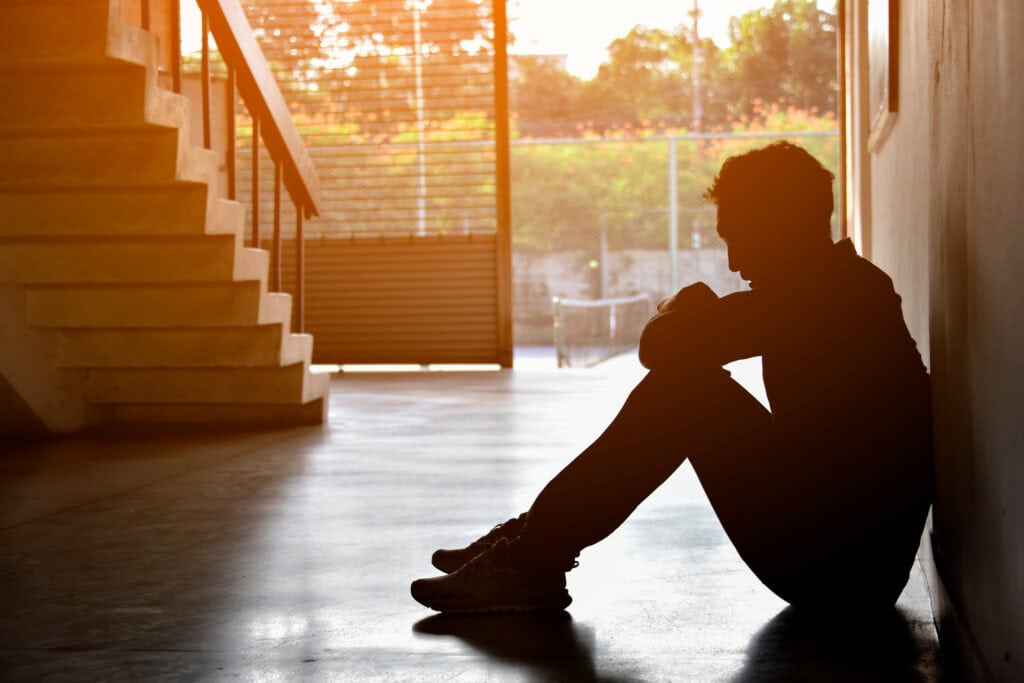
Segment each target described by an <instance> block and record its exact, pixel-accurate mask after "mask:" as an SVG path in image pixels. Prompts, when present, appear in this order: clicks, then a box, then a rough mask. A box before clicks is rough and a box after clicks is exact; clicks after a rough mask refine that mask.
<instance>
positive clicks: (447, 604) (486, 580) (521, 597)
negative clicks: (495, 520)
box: [411, 538, 572, 614]
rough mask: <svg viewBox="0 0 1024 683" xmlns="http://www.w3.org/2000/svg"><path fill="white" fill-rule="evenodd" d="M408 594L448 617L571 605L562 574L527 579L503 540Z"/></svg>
mask: <svg viewBox="0 0 1024 683" xmlns="http://www.w3.org/2000/svg"><path fill="white" fill-rule="evenodd" d="M411 592H412V597H413V598H415V599H416V601H417V602H419V603H420V604H422V605H425V606H427V607H429V608H430V609H433V610H437V611H438V612H447V613H449V614H480V613H489V612H537V611H542V610H562V609H565V608H566V607H568V606H569V604H570V603H571V602H572V598H571V597H569V591H567V590H566V589H565V574H563V573H562V572H558V571H556V572H554V573H551V574H545V575H543V576H532V575H531V576H527V575H526V574H524V573H523V572H522V571H520V570H519V569H518V568H517V567H516V566H515V565H514V564H513V563H512V554H511V549H510V547H509V544H508V541H507V540H506V539H504V538H499V539H498V540H497V541H495V542H494V544H493V545H491V546H490V547H489V548H488V549H487V550H485V551H483V552H482V553H480V554H479V555H477V556H476V557H474V558H473V559H472V560H470V561H469V562H467V563H466V564H465V565H463V566H462V567H461V568H460V569H458V570H456V571H454V572H452V573H451V574H448V575H447V576H438V577H436V578H432V579H418V580H416V581H413V582H412V586H411Z"/></svg>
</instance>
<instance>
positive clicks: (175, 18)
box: [171, 2, 181, 95]
mask: <svg viewBox="0 0 1024 683" xmlns="http://www.w3.org/2000/svg"><path fill="white" fill-rule="evenodd" d="M171 84H172V85H173V87H174V92H176V93H178V94H179V95H180V94H181V5H180V4H179V3H178V2H172V3H171Z"/></svg>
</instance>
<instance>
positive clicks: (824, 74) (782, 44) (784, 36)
mask: <svg viewBox="0 0 1024 683" xmlns="http://www.w3.org/2000/svg"><path fill="white" fill-rule="evenodd" d="M729 38H730V40H731V41H732V45H731V46H730V47H728V48H726V50H725V59H726V61H727V62H728V65H729V69H730V71H731V79H730V80H731V82H730V83H729V84H728V87H727V89H728V91H729V92H728V96H729V99H730V100H731V103H732V108H733V113H734V114H749V113H750V112H751V111H753V110H754V108H755V107H756V106H757V103H758V100H761V101H765V102H779V103H783V104H788V105H792V106H795V107H797V108H799V109H805V110H810V111H813V110H814V109H815V108H816V109H817V110H820V111H823V112H824V111H835V108H836V88H837V62H836V15H835V13H833V12H827V11H825V10H821V9H818V6H817V4H816V3H815V1H814V0H775V4H774V5H772V6H771V7H769V8H765V9H759V10H754V11H752V12H747V13H746V14H744V15H742V16H739V17H733V18H732V19H730V20H729Z"/></svg>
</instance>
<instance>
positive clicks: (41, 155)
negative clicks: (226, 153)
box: [0, 124, 220, 188]
mask: <svg viewBox="0 0 1024 683" xmlns="http://www.w3.org/2000/svg"><path fill="white" fill-rule="evenodd" d="M188 139H189V137H188V131H187V130H186V128H185V126H184V124H182V125H181V126H179V127H174V128H172V127H164V126H155V125H146V124H143V125H138V126H77V127H68V128H64V127H53V126H28V127H25V126H4V127H3V128H0V186H13V187H19V188H22V187H26V186H29V187H31V186H38V185H68V184H73V185H97V184H119V185H133V184H138V183H142V184H146V183H163V182H169V181H173V180H199V181H202V180H206V179H207V176H206V175H205V174H204V175H203V176H201V177H200V178H195V175H194V174H195V172H196V170H201V169H202V166H203V165H204V164H209V163H211V161H212V163H213V170H214V171H216V168H217V165H218V164H219V162H220V158H219V156H218V155H216V153H214V152H212V151H210V150H204V149H201V148H193V147H191V145H190V144H189V142H188ZM211 155H212V158H211ZM193 167H196V168H193ZM214 177H215V176H214Z"/></svg>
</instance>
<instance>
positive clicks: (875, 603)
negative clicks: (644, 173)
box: [412, 142, 932, 613]
mask: <svg viewBox="0 0 1024 683" xmlns="http://www.w3.org/2000/svg"><path fill="white" fill-rule="evenodd" d="M706 196H707V197H708V199H710V200H711V201H713V202H714V203H715V204H716V205H717V207H718V233H719V235H721V237H722V239H723V240H725V242H726V245H727V247H728V253H729V268H730V270H733V271H738V272H739V273H740V275H741V277H743V279H744V280H747V281H748V282H749V283H750V291H744V292H737V293H735V294H730V295H728V296H724V297H721V298H719V297H717V296H716V295H715V294H714V293H713V292H712V291H711V289H710V288H708V286H707V285H705V284H704V283H697V284H694V285H691V286H689V287H686V288H684V289H682V290H680V291H679V292H678V293H677V294H676V295H675V296H673V297H672V298H671V299H669V300H667V301H664V302H662V303H661V304H660V305H659V306H658V310H659V313H658V314H657V315H656V316H655V317H654V318H653V319H652V320H651V321H650V322H649V323H648V324H647V326H646V327H645V328H644V331H643V335H642V337H641V340H640V361H641V363H643V365H644V366H645V367H646V368H648V369H649V370H650V372H648V373H647V375H646V376H645V377H644V378H643V379H642V380H641V381H640V383H639V384H638V385H637V386H636V388H635V389H634V390H633V391H632V393H631V394H630V395H629V397H628V398H627V400H626V402H625V404H624V405H623V407H622V409H621V411H620V412H619V414H618V415H617V416H616V417H615V419H614V420H613V421H612V423H611V424H610V425H609V426H608V428H607V429H606V430H605V432H604V433H603V434H602V435H601V436H600V437H598V439H597V440H596V441H595V442H594V443H593V444H592V445H591V446H589V447H588V448H587V449H586V450H585V451H583V453H582V454H580V455H579V456H578V457H577V458H576V459H575V460H573V461H572V462H571V463H570V464H569V465H568V466H567V467H566V468H565V469H563V470H562V471H561V472H560V473H559V474H558V475H557V476H556V477H555V478H554V479H553V480H552V481H551V482H550V483H548V485H547V486H546V487H545V488H544V489H543V491H541V493H540V495H539V496H538V497H537V499H536V501H535V502H534V503H533V505H532V507H531V508H530V510H529V512H527V513H524V514H523V515H520V516H519V517H517V518H515V519H511V520H509V521H507V522H505V523H503V524H499V525H498V526H496V527H495V528H494V529H493V530H492V531H491V532H490V533H488V534H487V535H485V536H484V537H482V538H480V539H479V540H478V541H476V542H474V543H472V544H470V545H469V546H468V547H466V548H463V549H459V550H438V551H437V552H436V553H434V556H433V564H434V566H436V567H437V568H438V569H440V570H441V571H443V572H446V573H447V575H446V576H441V577H436V578H429V579H419V580H417V581H414V582H413V584H412V595H413V597H414V598H415V599H416V600H418V601H419V602H420V603H422V604H424V605H426V606H428V607H431V608H433V609H435V610H439V611H441V612H452V613H460V612H461V613H473V612H501V611H528V610H546V609H563V608H565V607H566V606H568V605H569V603H570V602H571V600H572V599H571V598H570V597H569V594H568V592H567V591H566V588H565V572H567V571H569V570H570V569H572V568H573V567H574V566H576V564H577V563H576V557H577V556H578V555H579V553H580V551H581V550H582V549H583V548H585V547H587V546H589V545H592V544H594V543H597V542H598V541H600V540H601V539H603V538H604V537H606V536H607V535H608V534H610V533H611V532H612V531H614V530H615V529H616V528H617V527H618V526H619V525H620V524H622V522H623V521H625V520H626V518H627V517H628V516H629V515H630V514H631V513H632V512H633V510H634V509H635V508H636V507H637V505H639V504H640V503H641V502H642V501H643V500H644V499H645V498H647V496H648V495H650V494H651V492H653V491H654V490H655V489H656V488H657V487H658V486H660V485H661V483H662V482H664V481H665V480H666V479H667V478H668V477H669V475H671V474H672V472H674V471H675V470H676V468H678V467H679V465H680V464H681V463H682V462H683V460H684V459H686V458H689V459H690V461H691V463H692V464H693V468H694V470H695V471H696V473H697V476H698V477H699V479H700V482H701V485H702V486H703V487H704V490H705V492H706V493H707V496H708V498H709V500H710V501H711V505H712V506H713V508H714V510H715V513H716V514H717V515H718V518H719V520H720V521H721V523H722V526H723V527H724V528H725V531H726V533H727V534H728V536H729V538H730V540H731V541H732V543H733V544H734V545H735V546H736V549H737V550H738V552H739V554H740V556H741V557H742V558H743V560H744V561H745V562H746V563H747V565H748V566H749V567H750V568H751V570H752V571H753V572H754V573H755V574H756V575H757V577H758V578H759V579H760V580H761V581H763V582H764V584H765V585H766V586H768V587H769V588H770V589H771V590H772V591H774V592H775V593H776V594H778V595H779V596H780V597H781V598H783V599H784V600H786V601H788V602H789V603H790V604H792V605H794V606H797V607H799V608H809V609H814V608H815V607H817V606H819V605H823V604H825V600H826V599H827V601H828V604H830V605H832V606H833V607H834V606H835V601H836V600H841V601H845V602H848V603H849V606H850V607H851V608H852V609H855V610H859V611H864V610H868V611H870V610H877V609H884V608H887V607H891V606H892V605H893V603H894V602H895V601H896V598H897V597H898V595H899V594H900V592H901V590H902V588H903V586H904V585H905V584H906V581H907V577H908V575H909V571H910V568H911V565H912V563H913V561H914V556H915V552H916V550H917V546H918V541H919V537H920V534H921V530H922V528H923V525H924V520H925V516H926V514H927V510H928V506H929V504H930V501H931V490H932V462H931V419H930V416H931V410H930V390H929V381H928V374H927V372H926V370H925V367H924V365H923V364H922V362H921V357H920V354H919V353H918V351H917V348H916V346H915V344H914V341H913V339H912V338H911V337H910V334H909V332H908V330H907V327H906V324H905V323H904V320H903V314H902V310H901V307H900V298H899V296H898V295H897V294H896V292H895V291H894V289H893V285H892V280H890V278H889V277H888V276H886V275H885V273H883V272H882V271H881V270H879V269H878V268H876V267H875V266H874V265H872V264H871V263H870V262H869V261H867V260H865V259H863V258H861V257H860V256H858V255H857V253H856V252H855V250H854V247H853V244H852V243H851V242H850V241H849V240H846V239H844V240H841V241H840V242H838V243H833V242H832V238H831V231H830V220H831V215H832V211H833V197H832V174H831V173H829V171H827V170H826V169H825V168H824V167H822V165H821V164H820V163H819V162H818V161H817V160H815V159H814V158H813V157H812V156H811V155H810V154H808V153H807V152H806V151H805V150H803V149H802V148H800V147H797V146H795V145H792V144H789V143H786V142H780V143H777V144H774V145H770V146H768V147H765V148H763V149H758V150H754V151H752V152H748V153H746V154H743V155H740V156H736V157H732V158H730V159H728V160H726V162H725V163H724V164H723V165H722V168H721V171H720V173H719V175H718V176H717V177H716V178H715V180H714V183H713V184H712V186H711V187H710V188H709V189H708V191H707V193H706ZM753 356H761V358H762V364H763V371H764V384H765V389H766V391H767V394H768V400H769V403H770V405H771V411H770V412H769V411H768V410H766V409H765V408H764V407H763V406H762V405H761V404H760V403H759V402H758V401H757V400H756V399H754V398H753V396H751V395H750V394H749V393H747V392H746V391H745V390H744V389H743V388H742V387H740V386H739V385H738V384H736V383H735V382H734V381H733V380H732V379H731V377H730V375H729V373H728V372H727V371H726V370H724V369H723V368H722V366H723V365H724V364H726V363H729V362H731V361H734V360H738V359H741V358H750V357H753Z"/></svg>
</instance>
